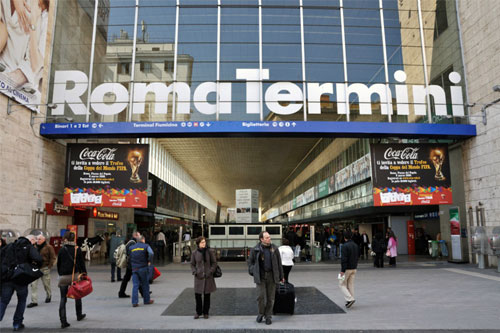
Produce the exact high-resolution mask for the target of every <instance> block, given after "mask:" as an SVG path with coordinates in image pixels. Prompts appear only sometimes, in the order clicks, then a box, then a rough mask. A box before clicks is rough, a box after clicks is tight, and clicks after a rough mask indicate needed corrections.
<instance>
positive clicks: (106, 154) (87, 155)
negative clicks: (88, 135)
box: [80, 147, 117, 161]
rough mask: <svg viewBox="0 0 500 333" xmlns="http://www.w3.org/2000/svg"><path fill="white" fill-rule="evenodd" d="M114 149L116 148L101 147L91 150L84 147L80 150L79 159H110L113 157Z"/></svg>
mask: <svg viewBox="0 0 500 333" xmlns="http://www.w3.org/2000/svg"><path fill="white" fill-rule="evenodd" d="M116 150H117V148H102V149H100V150H91V149H89V148H88V147H86V148H84V149H83V150H82V151H81V152H80V159H81V160H93V161H111V160H114V159H115V151H116Z"/></svg>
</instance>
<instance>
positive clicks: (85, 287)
mask: <svg viewBox="0 0 500 333" xmlns="http://www.w3.org/2000/svg"><path fill="white" fill-rule="evenodd" d="M76 250H77V247H76V245H75V257H74V262H73V274H72V275H71V285H70V286H69V289H68V293H67V294H66V297H68V298H72V299H81V298H83V297H85V296H87V295H88V294H90V293H91V292H92V290H93V289H92V280H91V279H90V278H89V277H88V275H87V274H85V273H82V274H80V275H78V279H77V280H75V266H76Z"/></svg>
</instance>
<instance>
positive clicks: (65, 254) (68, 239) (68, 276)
mask: <svg viewBox="0 0 500 333" xmlns="http://www.w3.org/2000/svg"><path fill="white" fill-rule="evenodd" d="M63 244H64V246H63V247H62V248H61V249H60V250H59V255H58V256H57V273H58V274H59V283H58V286H59V290H60V291H61V302H60V303H59V319H60V320H61V328H66V327H69V326H70V325H69V323H68V320H67V319H66V301H67V297H66V295H67V294H68V289H69V286H70V284H71V282H72V277H73V266H74V268H75V275H74V279H76V278H77V277H78V274H81V273H87V269H86V268H85V261H84V259H83V255H82V251H81V250H80V248H78V247H77V246H76V244H75V234H74V233H73V232H70V231H68V232H66V233H65V234H64V237H63ZM75 247H76V252H75ZM75 253H76V261H75ZM75 307H76V320H78V321H80V320H83V318H85V316H86V314H84V313H82V300H81V299H77V300H75Z"/></svg>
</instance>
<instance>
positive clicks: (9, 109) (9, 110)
mask: <svg viewBox="0 0 500 333" xmlns="http://www.w3.org/2000/svg"><path fill="white" fill-rule="evenodd" d="M15 106H45V107H47V109H48V110H52V109H55V108H56V107H57V105H56V104H55V103H46V104H35V103H33V104H12V102H11V100H10V98H9V99H8V100H7V115H11V114H12V113H13V112H15V111H16V109H12V108H13V107H15ZM19 110H20V109H19ZM30 111H31V112H35V111H33V110H30Z"/></svg>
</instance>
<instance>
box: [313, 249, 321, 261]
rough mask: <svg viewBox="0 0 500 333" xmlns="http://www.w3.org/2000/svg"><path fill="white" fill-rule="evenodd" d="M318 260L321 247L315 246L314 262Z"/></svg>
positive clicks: (319, 259)
mask: <svg viewBox="0 0 500 333" xmlns="http://www.w3.org/2000/svg"><path fill="white" fill-rule="evenodd" d="M320 261H321V247H320V246H315V247H314V262H320Z"/></svg>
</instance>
